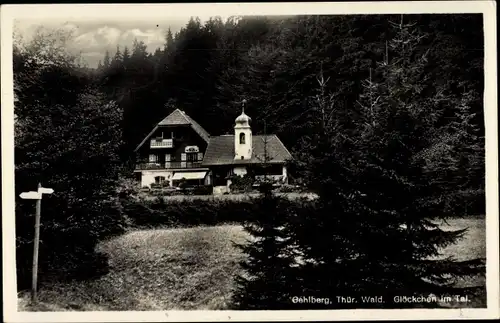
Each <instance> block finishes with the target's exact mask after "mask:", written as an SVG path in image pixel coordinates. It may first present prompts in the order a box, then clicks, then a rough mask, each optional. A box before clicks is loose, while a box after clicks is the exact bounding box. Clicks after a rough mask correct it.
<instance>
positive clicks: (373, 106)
mask: <svg viewBox="0 0 500 323" xmlns="http://www.w3.org/2000/svg"><path fill="white" fill-rule="evenodd" d="M393 25H394V27H395V29H396V31H395V36H394V38H393V39H392V40H391V41H390V42H389V46H390V48H391V51H392V52H393V53H394V57H392V58H389V57H386V60H385V62H383V63H382V64H381V65H380V67H379V73H380V80H379V82H378V84H377V83H375V82H374V81H373V80H372V79H371V78H370V79H369V80H368V81H367V82H366V84H365V92H364V93H363V95H362V96H361V98H360V101H359V105H360V110H359V113H360V119H361V120H362V124H363V127H361V128H360V132H359V134H357V135H355V139H356V146H357V149H356V151H357V152H358V153H357V154H356V159H357V160H358V164H357V168H358V172H359V173H358V174H357V178H358V181H356V182H357V184H358V190H359V192H360V194H359V195H358V196H357V200H358V201H359V202H360V204H359V206H360V208H359V209H358V210H357V213H354V218H357V220H358V221H359V223H358V224H357V229H356V234H357V238H356V237H348V238H349V239H350V240H351V241H352V244H353V246H354V247H355V248H354V250H355V253H354V254H355V255H356V257H355V259H353V261H352V264H351V266H349V267H350V268H351V269H350V272H351V273H352V274H353V276H358V284H356V286H357V287H358V288H357V290H358V291H359V294H360V295H381V296H385V299H384V300H385V303H384V304H383V305H380V306H384V307H400V306H401V304H397V303H395V302H394V296H427V295H438V296H441V295H446V294H449V293H463V291H461V292H458V291H460V289H459V288H456V287H455V286H454V282H455V279H457V277H461V276H467V275H475V274H480V273H481V268H482V262H481V260H479V259H477V260H471V261H466V262H459V261H455V260H453V259H443V258H442V257H440V256H441V254H440V249H441V248H443V247H446V246H448V245H450V244H453V243H455V242H456V241H457V239H459V238H460V237H461V236H463V234H464V233H465V232H466V230H465V229H460V230H456V231H445V230H443V229H442V228H441V227H440V225H441V223H440V222H438V221H436V220H438V219H440V218H443V217H445V216H447V215H450V214H446V213H445V209H444V208H443V204H442V202H441V200H440V199H436V198H435V196H436V195H439V194H446V192H444V191H443V189H442V187H440V186H438V185H435V183H433V182H432V181H430V180H429V176H427V174H426V169H425V167H424V160H422V158H421V154H420V152H422V151H423V150H425V149H426V148H427V147H429V146H431V145H432V144H433V137H435V136H437V135H439V132H440V131H442V130H443V129H441V128H440V127H439V126H438V125H437V120H439V114H440V111H439V108H438V107H437V106H436V105H435V104H434V102H435V101H434V100H429V99H428V98H426V97H425V96H424V95H423V93H428V92H427V91H426V90H427V88H426V87H428V86H429V83H427V82H426V80H425V77H426V73H425V65H426V62H427V57H426V53H423V54H420V53H419V52H418V51H417V50H416V49H417V47H418V44H419V43H420V42H421V41H422V39H423V38H424V37H425V35H424V34H422V33H421V32H419V30H418V28H417V27H415V25H414V24H408V23H404V21H403V17H401V22H400V23H398V24H393ZM451 176H452V177H454V178H462V177H463V174H460V173H459V172H452V173H451ZM431 259H434V260H431ZM421 305H422V306H438V305H439V304H437V303H434V302H430V303H427V304H421Z"/></svg>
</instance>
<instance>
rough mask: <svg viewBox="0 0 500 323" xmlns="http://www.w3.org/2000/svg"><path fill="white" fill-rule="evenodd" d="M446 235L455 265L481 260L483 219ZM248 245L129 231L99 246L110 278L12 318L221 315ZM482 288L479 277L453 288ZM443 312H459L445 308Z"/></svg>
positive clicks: (481, 300)
mask: <svg viewBox="0 0 500 323" xmlns="http://www.w3.org/2000/svg"><path fill="white" fill-rule="evenodd" d="M442 225H443V228H445V229H450V230H452V229H460V228H464V227H468V228H469V231H468V233H467V235H466V236H464V238H463V239H462V240H460V241H459V242H458V243H457V244H455V245H453V246H449V247H447V248H445V249H443V250H442V252H443V257H447V256H452V257H455V258H457V259H460V260H466V259H470V258H476V257H482V258H484V257H486V240H485V221H484V217H483V218H463V219H461V218H459V219H451V220H448V223H442ZM248 238H249V237H248V236H247V234H246V233H245V232H244V231H243V229H242V227H241V226H238V225H219V226H206V227H194V228H185V229H149V230H134V231H130V232H128V233H126V234H124V235H122V236H120V237H117V238H114V239H112V240H109V241H104V242H102V243H101V244H100V245H99V247H98V249H100V251H103V252H105V253H107V254H108V255H109V257H110V260H109V263H110V267H111V268H110V272H109V273H108V274H106V275H105V276H102V277H100V278H98V279H95V280H92V281H81V282H73V283H64V284H63V283H59V284H54V285H52V286H50V287H42V288H40V290H39V303H38V304H37V306H36V307H33V306H31V305H30V304H29V294H28V293H20V294H19V301H18V311H99V310H104V311H132V310H135V311H141V310H142V311H155V310H223V309H227V308H228V304H229V300H230V298H231V293H232V287H233V284H234V280H233V277H234V276H235V274H237V273H238V272H239V271H240V269H239V266H238V263H239V261H240V260H242V259H243V257H244V255H243V254H242V253H241V252H240V251H239V250H238V249H237V248H236V247H235V246H234V245H233V242H244V241H246V239H248ZM478 283H479V284H483V285H484V284H485V281H484V277H472V278H470V279H467V280H464V281H458V282H457V284H459V285H461V286H466V285H476V284H478ZM470 298H471V303H469V305H468V306H469V307H485V306H486V299H485V295H484V293H480V294H478V295H470ZM444 305H446V306H450V307H456V306H460V305H459V304H453V303H450V304H444Z"/></svg>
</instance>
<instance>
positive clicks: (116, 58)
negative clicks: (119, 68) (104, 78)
mask: <svg viewBox="0 0 500 323" xmlns="http://www.w3.org/2000/svg"><path fill="white" fill-rule="evenodd" d="M122 61H123V55H122V52H121V50H120V45H117V46H116V52H115V56H114V57H113V61H112V64H121V63H122Z"/></svg>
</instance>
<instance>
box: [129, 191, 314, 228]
mask: <svg viewBox="0 0 500 323" xmlns="http://www.w3.org/2000/svg"><path fill="white" fill-rule="evenodd" d="M309 205H312V204H310V203H304V202H302V201H301V200H296V201H291V200H286V199H283V200H282V201H281V202H280V206H279V207H280V209H283V210H287V212H288V211H289V212H291V213H294V212H295V213H297V212H300V210H301V209H304V208H307V207H309ZM257 211H258V209H257V206H256V205H255V203H254V201H253V200H243V201H234V200H222V199H220V200H219V199H211V200H201V199H195V200H181V201H169V200H167V201H166V200H165V199H162V198H158V199H154V200H152V201H147V200H144V199H138V200H129V201H127V204H126V206H125V209H124V212H125V213H126V214H127V215H128V216H129V217H130V219H131V221H132V225H133V226H136V227H140V228H143V227H190V226H195V225H217V224H225V223H244V222H245V221H248V220H250V219H252V218H253V216H254V214H256V212H257ZM287 212H285V213H284V214H286V213H287Z"/></svg>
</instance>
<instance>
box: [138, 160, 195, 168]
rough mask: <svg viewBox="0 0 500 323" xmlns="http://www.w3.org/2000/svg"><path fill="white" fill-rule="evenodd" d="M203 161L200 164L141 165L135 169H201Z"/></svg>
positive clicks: (168, 163) (166, 163)
mask: <svg viewBox="0 0 500 323" xmlns="http://www.w3.org/2000/svg"><path fill="white" fill-rule="evenodd" d="M200 167H201V161H198V162H165V163H161V164H160V163H139V164H136V165H135V169H138V170H143V169H172V168H200Z"/></svg>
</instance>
